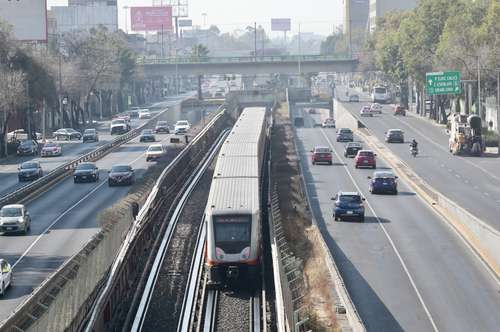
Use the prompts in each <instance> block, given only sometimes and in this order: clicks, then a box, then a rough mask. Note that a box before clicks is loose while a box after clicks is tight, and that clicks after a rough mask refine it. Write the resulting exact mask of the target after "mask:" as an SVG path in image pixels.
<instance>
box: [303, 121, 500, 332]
mask: <svg viewBox="0 0 500 332" xmlns="http://www.w3.org/2000/svg"><path fill="white" fill-rule="evenodd" d="M312 117H314V118H315V119H316V121H317V122H319V121H320V119H318V116H316V115H306V128H299V129H297V143H298V148H299V154H300V161H301V165H302V168H303V171H304V176H305V180H306V183H307V193H308V195H309V197H310V200H311V205H312V206H311V208H312V211H313V213H314V215H315V217H316V219H317V221H318V225H319V227H320V228H321V229H322V233H323V236H324V238H325V240H326V242H327V244H328V246H329V248H330V249H331V251H332V254H333V256H334V258H335V261H336V263H337V265H338V266H339V269H340V271H341V274H342V277H343V279H344V281H345V283H346V286H347V288H348V291H349V293H350V295H351V297H352V299H353V301H354V303H355V305H356V307H357V309H358V311H359V313H360V315H361V317H362V319H363V321H364V322H365V324H366V326H367V328H368V330H369V331H433V330H434V331H437V330H441V331H495V330H497V329H498V326H500V325H499V324H500V315H498V307H499V306H500V285H499V284H498V281H497V280H495V279H494V278H493V277H492V276H491V274H490V272H489V271H488V270H487V269H486V268H485V267H484V266H483V264H482V263H481V262H480V260H478V259H477V258H476V256H475V255H474V254H473V253H472V252H471V251H470V250H469V249H468V247H467V245H466V244H464V243H463V241H462V239H461V238H460V237H459V236H458V235H457V234H456V233H455V231H454V230H452V229H451V228H450V227H448V226H447V224H446V223H445V222H444V221H442V220H440V217H439V216H437V215H436V214H435V213H434V212H433V211H432V210H430V209H429V208H428V207H427V206H426V204H425V203H424V202H423V201H422V200H421V199H420V198H419V197H418V196H416V195H415V194H414V192H413V191H412V190H411V189H410V188H409V187H408V186H407V185H406V184H405V183H401V182H400V183H399V191H400V194H399V195H397V196H392V195H389V196H385V195H371V194H370V193H369V191H368V179H367V176H368V175H371V174H372V172H373V171H372V170H360V169H355V168H354V162H353V160H352V159H348V158H347V159H346V158H344V157H343V154H342V152H343V144H341V143H337V142H335V129H321V128H311V127H312V125H313V123H312V121H311V118H312ZM317 145H323V146H331V147H332V148H333V149H334V151H335V154H334V165H333V166H326V165H325V166H324V165H316V166H312V165H311V162H310V153H309V152H308V151H310V150H311V149H312V148H313V147H314V146H317ZM377 166H378V168H379V169H386V168H387V165H386V164H385V163H384V162H383V161H382V160H381V159H380V158H379V159H378V165H377ZM339 190H344V191H351V190H354V191H361V192H362V194H363V195H364V196H365V197H366V198H367V201H366V208H367V209H366V222H365V223H363V224H362V223H353V222H334V221H333V218H332V208H333V203H332V201H331V200H330V198H331V197H332V196H334V195H335V193H336V192H337V191H339Z"/></svg>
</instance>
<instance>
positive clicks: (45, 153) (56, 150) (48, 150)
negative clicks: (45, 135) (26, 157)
mask: <svg viewBox="0 0 500 332" xmlns="http://www.w3.org/2000/svg"><path fill="white" fill-rule="evenodd" d="M61 155H62V147H61V146H60V145H59V144H57V143H54V142H47V143H45V144H44V145H43V147H42V151H40V156H42V157H55V156H61Z"/></svg>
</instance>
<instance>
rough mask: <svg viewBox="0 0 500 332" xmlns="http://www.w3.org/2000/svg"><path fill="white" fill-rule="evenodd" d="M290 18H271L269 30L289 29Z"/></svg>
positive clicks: (290, 25) (290, 24)
mask: <svg viewBox="0 0 500 332" xmlns="http://www.w3.org/2000/svg"><path fill="white" fill-rule="evenodd" d="M291 27H292V20H291V19H289V18H272V19H271V31H290V29H291Z"/></svg>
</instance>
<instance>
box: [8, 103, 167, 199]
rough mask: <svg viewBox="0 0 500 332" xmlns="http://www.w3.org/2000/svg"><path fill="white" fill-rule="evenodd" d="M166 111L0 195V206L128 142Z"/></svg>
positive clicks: (42, 187) (30, 194)
mask: <svg viewBox="0 0 500 332" xmlns="http://www.w3.org/2000/svg"><path fill="white" fill-rule="evenodd" d="M166 111H167V109H166V110H164V111H161V112H159V113H158V114H156V115H155V116H153V117H152V118H151V119H150V120H149V121H147V122H145V123H144V124H142V125H141V126H139V127H137V128H135V129H132V130H130V131H129V132H127V133H125V134H123V135H120V136H118V137H117V138H115V139H114V140H113V141H111V142H109V143H106V144H104V145H102V146H100V147H98V148H97V149H95V150H93V151H91V152H89V153H86V154H84V155H82V156H80V157H78V158H76V159H74V160H71V161H69V162H67V163H65V164H63V165H61V166H59V167H57V168H55V169H53V170H52V171H50V172H49V173H48V174H47V175H45V176H43V177H41V178H39V179H38V180H35V181H33V182H31V183H30V184H28V185H25V186H23V187H21V188H19V189H17V190H15V191H13V192H11V193H9V194H7V195H4V196H2V197H0V206H4V205H7V204H13V203H16V202H21V201H22V200H24V199H26V198H28V197H30V196H32V195H33V194H34V193H37V192H39V191H40V190H41V189H44V188H45V187H47V186H49V185H50V184H52V183H53V182H54V181H56V180H58V179H59V178H61V177H62V176H66V175H68V173H69V172H70V171H71V170H73V169H74V168H75V167H76V166H77V165H78V164H79V163H82V162H87V161H96V160H98V159H100V158H101V157H102V156H104V155H106V154H107V153H109V152H110V151H111V150H112V149H114V148H116V147H118V146H120V145H122V144H123V143H126V142H128V141H129V140H131V139H133V138H134V137H136V136H137V135H139V133H140V132H141V130H142V129H143V128H144V127H146V126H148V125H149V124H150V123H152V121H154V120H155V119H156V118H158V117H159V116H160V115H161V114H163V113H164V112H166Z"/></svg>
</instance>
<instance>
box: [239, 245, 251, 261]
mask: <svg viewBox="0 0 500 332" xmlns="http://www.w3.org/2000/svg"><path fill="white" fill-rule="evenodd" d="M249 256H250V247H246V248H245V249H243V251H242V252H241V259H248V257H249Z"/></svg>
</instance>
